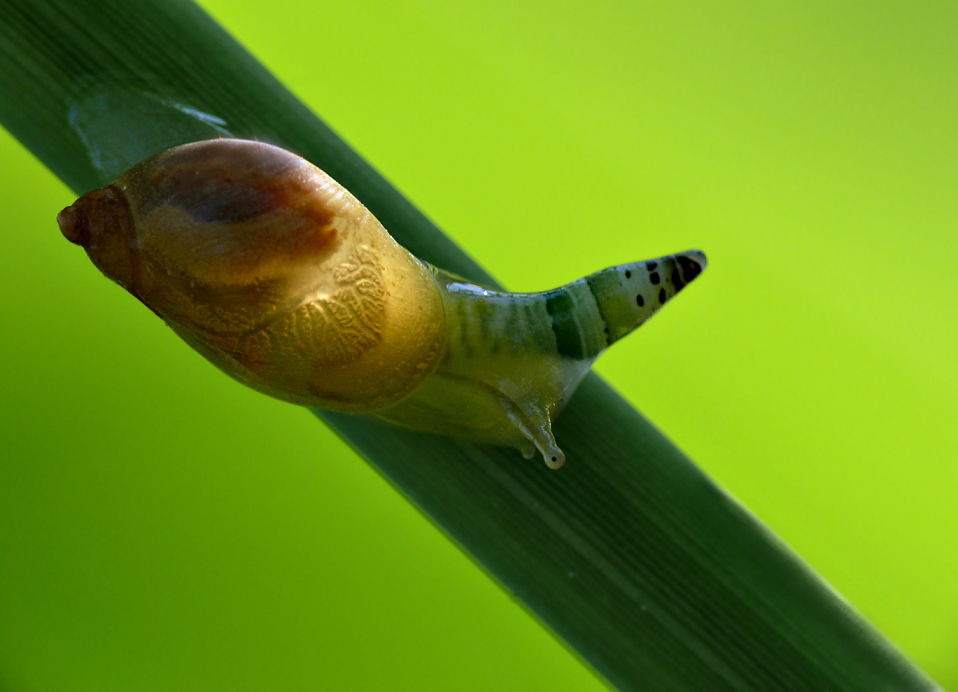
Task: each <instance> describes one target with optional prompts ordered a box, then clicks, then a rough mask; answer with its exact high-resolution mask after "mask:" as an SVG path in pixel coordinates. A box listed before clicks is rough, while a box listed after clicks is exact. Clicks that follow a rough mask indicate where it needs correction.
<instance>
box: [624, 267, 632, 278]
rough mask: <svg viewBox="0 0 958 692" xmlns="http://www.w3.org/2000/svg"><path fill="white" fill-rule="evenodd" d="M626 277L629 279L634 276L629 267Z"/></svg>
mask: <svg viewBox="0 0 958 692" xmlns="http://www.w3.org/2000/svg"><path fill="white" fill-rule="evenodd" d="M625 278H627V279H631V278H632V272H630V271H629V270H628V269H626V270H625Z"/></svg>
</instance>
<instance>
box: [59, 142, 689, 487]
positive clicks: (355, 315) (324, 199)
mask: <svg viewBox="0 0 958 692" xmlns="http://www.w3.org/2000/svg"><path fill="white" fill-rule="evenodd" d="M57 221H58V223H59V225H60V229H61V231H62V232H63V234H64V236H66V238H67V239H68V240H70V241H71V242H73V243H76V244H78V245H81V246H82V247H83V248H84V249H86V251H87V254H88V255H89V256H90V259H91V260H92V261H93V263H94V264H95V265H96V266H97V267H98V268H99V269H100V270H101V271H103V273H104V274H106V275H107V276H108V277H110V278H111V279H113V280H114V281H116V282H117V283H119V284H120V285H121V286H123V287H124V288H126V289H127V290H128V291H129V292H130V293H132V294H133V295H134V296H135V297H136V298H138V299H139V300H140V301H141V302H143V303H144V304H145V305H146V306H147V307H148V308H150V310H152V311H153V312H154V313H156V314H157V315H159V316H160V317H161V318H162V319H163V320H164V321H165V322H166V323H167V324H168V325H170V327H172V328H173V329H174V330H175V331H176V333H177V334H179V335H180V336H181V337H182V338H183V339H184V340H185V341H186V342H187V343H189V344H190V346H192V347H193V348H194V349H196V350H197V351H198V352H200V353H201V354H202V355H203V356H205V357H206V358H207V359H208V360H210V361H211V362H212V363H213V364H215V365H216V366H217V367H219V368H220V369H221V370H223V371H224V372H225V373H227V374H228V375H230V376H231V377H234V378H235V379H237V380H239V381H240V382H242V383H244V384H246V385H248V386H250V387H252V388H254V389H257V390H259V391H261V392H263V393H265V394H269V395H271V396H274V397H277V398H279V399H283V400H285V401H290V402H293V403H296V404H301V405H304V406H310V407H313V408H320V409H327V410H336V411H348V412H352V413H364V414H368V415H374V416H376V417H378V418H381V419H383V420H387V421H390V422H392V423H395V424H398V425H402V426H405V427H408V428H411V429H414V430H420V431H426V432H433V433H439V434H447V435H454V436H458V437H463V438H466V439H471V440H476V441H480V442H488V443H492V444H499V445H506V446H512V447H516V448H518V449H520V450H521V451H522V452H523V453H524V454H525V455H526V456H531V455H532V454H533V453H534V452H535V450H536V449H538V450H539V452H540V453H541V454H542V455H543V457H544V459H545V461H546V463H547V464H548V465H549V466H551V467H553V468H558V467H559V466H561V465H562V463H563V462H564V460H565V456H564V455H563V453H562V451H561V450H560V449H559V447H558V445H557V444H556V442H555V439H554V438H553V435H552V420H554V418H555V416H556V415H558V413H559V412H560V411H561V409H562V407H563V406H564V404H565V402H566V401H568V399H569V397H570V396H571V394H572V392H573V391H574V389H575V387H576V386H577V385H578V383H579V381H580V380H581V379H582V377H583V376H584V375H585V374H586V372H588V370H589V368H590V367H591V364H592V362H593V361H594V360H595V358H596V357H598V355H599V354H600V353H601V352H602V351H603V350H604V349H605V348H606V347H607V346H608V345H609V344H611V343H612V342H614V341H615V340H617V339H619V338H621V337H622V336H624V335H625V334H627V333H628V332H630V331H632V330H633V329H635V328H636V327H637V326H638V325H640V324H641V323H642V322H644V321H645V320H646V319H648V318H649V317H650V316H651V315H652V314H654V313H655V312H656V311H657V310H658V309H659V308H660V307H661V306H662V305H663V304H665V302H666V301H668V300H669V299H670V298H671V297H672V296H674V295H675V294H676V293H677V292H678V291H679V290H681V289H682V288H683V287H684V286H685V285H687V284H688V282H690V281H691V280H692V279H694V278H695V277H696V276H697V275H698V274H699V273H700V272H701V271H702V269H704V267H705V256H704V255H703V254H702V253H701V252H699V251H697V250H692V251H689V252H685V253H680V254H678V255H672V256H669V257H664V258H660V259H657V260H651V261H647V262H635V263H631V264H626V265H621V266H618V267H610V268H608V269H604V270H602V271H600V272H596V273H595V274H592V275H590V276H588V277H585V278H583V279H579V280H578V281H574V282H572V283H571V284H568V285H567V286H563V287H561V288H558V289H554V290H552V291H545V292H542V293H527V294H513V293H506V292H500V291H493V290H489V289H487V288H483V287H479V286H475V285H472V284H469V283H467V282H465V281H463V280H462V279H460V278H459V277H455V276H453V275H450V274H448V273H446V272H443V271H441V270H439V269H436V268H435V267H432V266H430V265H428V264H426V263H424V262H422V261H420V260H418V259H417V258H416V257H414V256H413V255H411V254H410V253H409V252H408V251H406V250H405V249H404V248H402V247H401V246H400V245H399V244H398V243H396V241H395V240H393V238H392V237H391V236H390V235H389V233H388V232H387V231H386V229H384V228H383V226H382V225H381V224H380V223H379V221H377V220H376V218H375V217H374V216H373V215H372V214H371V213H370V212H369V211H368V210H367V209H366V208H365V207H364V206H363V205H362V204H361V203H360V202H359V201H358V200H357V199H356V198H355V197H353V196H352V195H351V194H350V193H349V192H348V191H347V190H345V189H344V188H343V187H342V186H340V185H339V184H338V183H337V182H336V181H334V180H333V179H332V178H330V177H329V176H328V175H326V174H325V173H324V172H323V171H321V170H319V169H318V168H316V167H315V166H313V165H312V164H310V163H308V162H307V161H305V160H304V159H302V158H300V157H298V156H296V155H295V154H292V153H290V152H288V151H285V150H283V149H280V148H278V147H275V146H272V145H269V144H264V143H260V142H252V141H245V140H234V139H217V140H210V141H206V142H198V143H194V144H187V145H185V146H181V147H176V148H174V149H171V150H169V151H166V152H164V153H162V154H159V155H158V156H155V157H153V158H151V159H148V160H147V161H144V162H142V163H140V164H138V165H136V166H134V167H133V168H131V169H130V170H128V171H127V172H125V173H123V174H122V175H120V176H119V177H118V178H117V179H116V180H114V181H113V182H112V183H111V184H109V185H107V186H106V187H104V188H100V189H98V190H93V191H92V192H89V193H87V194H85V195H83V196H82V197H80V199H78V200H77V201H76V202H75V203H74V204H73V205H72V206H70V207H67V208H66V209H64V210H63V211H62V212H60V215H59V216H58V218H57Z"/></svg>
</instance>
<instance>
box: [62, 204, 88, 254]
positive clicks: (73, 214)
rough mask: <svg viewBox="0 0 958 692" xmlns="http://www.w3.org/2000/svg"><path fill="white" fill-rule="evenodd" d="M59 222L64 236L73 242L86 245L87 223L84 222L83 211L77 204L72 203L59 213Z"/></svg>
mask: <svg viewBox="0 0 958 692" xmlns="http://www.w3.org/2000/svg"><path fill="white" fill-rule="evenodd" d="M57 224H59V226H60V232H61V233H63V237H65V238H66V239H67V240H69V241H70V242H71V243H73V244H74V245H81V246H85V245H86V242H87V237H86V236H87V234H86V224H84V223H83V213H82V212H81V211H80V210H79V209H77V208H76V205H70V206H69V207H67V208H66V209H64V210H63V211H61V212H60V213H59V214H57Z"/></svg>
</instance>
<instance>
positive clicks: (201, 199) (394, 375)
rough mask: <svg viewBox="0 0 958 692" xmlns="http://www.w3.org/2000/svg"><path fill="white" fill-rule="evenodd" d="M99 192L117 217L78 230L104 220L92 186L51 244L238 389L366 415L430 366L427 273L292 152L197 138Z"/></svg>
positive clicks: (434, 313)
mask: <svg viewBox="0 0 958 692" xmlns="http://www.w3.org/2000/svg"><path fill="white" fill-rule="evenodd" d="M104 190H108V191H112V195H113V196H116V195H119V196H120V197H122V201H123V202H124V204H121V205H115V206H120V207H122V208H123V209H124V211H123V213H124V214H125V215H126V217H125V218H124V219H123V220H122V222H117V221H115V220H112V221H111V223H102V222H101V223H98V224H94V225H91V224H87V223H85V220H86V219H89V218H91V217H94V216H96V215H97V214H99V215H100V216H103V214H102V212H101V210H100V208H101V206H102V204H101V203H100V202H99V201H98V200H99V199H100V198H102V197H103V190H100V191H94V192H91V193H88V195H85V196H84V197H82V198H81V199H80V200H78V201H77V203H76V204H74V205H73V207H70V208H68V209H67V210H64V212H62V214H61V215H62V217H63V221H62V222H61V228H62V229H63V231H64V234H65V235H67V237H68V238H69V239H71V240H73V239H74V238H76V239H77V240H75V241H74V242H78V244H81V245H83V246H84V247H85V248H86V249H87V252H88V253H89V254H90V256H91V259H93V261H94V263H96V264H97V266H98V267H100V269H101V270H103V271H104V272H105V273H106V274H107V275H108V276H110V277H111V278H114V279H115V280H117V281H118V282H119V283H121V284H122V285H124V286H125V287H126V288H128V289H129V290H130V291H131V292H132V293H133V294H134V295H136V296H137V297H138V298H139V299H140V300H141V301H143V302H144V303H145V304H146V305H147V306H148V307H150V308H151V309H152V310H153V311H154V312H156V313H157V314H158V315H160V316H161V317H163V319H164V320H166V322H167V323H168V324H169V325H170V326H171V327H172V328H173V329H174V330H175V331H176V332H177V333H178V334H180V336H182V337H183V338H184V339H185V340H186V341H187V342H188V343H190V345H192V346H193V347H194V348H195V349H196V350H198V351H199V352H200V353H202V354H203V355H204V356H206V357H207V358H208V359H210V360H211V361H212V362H213V363H214V364H216V365H217V366H218V367H219V368H220V369H222V370H224V371H225V372H226V373H227V374H229V375H231V376H233V377H234V378H236V379H238V380H240V381H241V382H243V383H244V384H247V385H250V386H252V387H254V388H256V389H259V390H260V391H263V392H265V393H267V394H271V395H272V396H276V397H278V398H281V399H285V400H287V401H292V402H294V403H298V404H303V405H306V406H314V407H318V408H324V409H333V410H344V411H368V410H375V409H378V408H382V407H384V406H388V405H390V404H393V403H395V402H397V401H399V400H401V399H403V398H404V397H405V396H407V395H408V394H409V393H410V392H411V391H413V390H414V389H415V388H416V387H417V386H418V385H419V383H420V382H421V381H422V379H424V378H425V377H427V376H428V375H429V374H430V373H431V372H432V371H433V370H434V369H435V367H436V364H437V363H438V361H439V359H440V358H441V356H442V353H443V334H444V330H445V328H444V324H445V323H444V312H443V306H442V299H441V296H440V294H439V289H438V287H437V286H436V284H435V281H434V280H433V278H432V276H431V275H430V274H429V272H428V271H427V270H426V268H425V267H424V266H423V265H422V264H421V263H420V262H419V261H418V260H416V259H415V258H414V257H413V256H412V255H410V254H409V253H408V252H407V251H406V250H404V249H403V248H402V247H400V246H399V245H398V244H397V243H396V242H395V241H394V240H393V239H392V238H391V237H390V236H389V234H388V233H387V232H386V231H385V229H384V228H383V227H382V225H381V224H380V223H379V222H378V221H377V220H376V219H375V217H374V216H373V215H372V214H370V213H369V211H368V210H366V208H365V207H363V206H362V204H361V203H360V202H359V201H358V200H356V199H355V198H354V197H353V196H352V195H351V194H350V193H349V192H348V191H346V190H345V189H344V188H343V187H342V186H340V185H339V184H338V183H336V182H335V181H334V180H333V179H332V178H330V177H329V176H328V175H326V174H325V173H324V172H322V171H320V170H319V169H318V168H316V167H314V166H312V165H311V164H309V163H308V162H306V161H305V160H303V159H301V158H299V157H298V156H295V155H294V154H291V153H289V152H287V151H284V150H282V149H279V148H277V147H273V146H271V145H267V144H262V143H257V142H247V141H239V140H211V141H208V142H200V143H196V144H190V145H186V146H183V147H178V148H176V149H172V150H170V151H168V152H165V153H163V154H160V155H159V156H157V157H154V158H153V159H150V160H148V161H146V162H144V163H142V164H139V165H138V166H136V167H134V168H133V169H131V170H130V171H127V172H126V173H124V174H123V175H121V176H120V177H119V178H117V180H115V181H114V183H113V184H112V185H111V186H109V187H108V188H104ZM107 216H109V215H107ZM78 219H79V220H78ZM117 226H120V227H122V228H124V229H125V230H124V233H119V234H118V233H115V232H114V233H112V234H111V235H110V238H111V239H112V240H111V242H110V243H104V242H98V239H99V238H100V237H101V236H103V233H102V232H101V228H107V227H111V228H114V227H117ZM121 236H122V237H121ZM118 239H119V240H118ZM108 246H109V247H108ZM117 247H122V248H123V251H122V252H121V251H118V250H117V249H116V248H117ZM110 248H112V249H110ZM104 257H108V261H104ZM114 257H119V258H120V259H118V260H117V259H113V258H114Z"/></svg>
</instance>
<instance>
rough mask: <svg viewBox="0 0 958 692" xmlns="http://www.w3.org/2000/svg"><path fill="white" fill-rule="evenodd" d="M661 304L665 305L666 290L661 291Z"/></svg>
mask: <svg viewBox="0 0 958 692" xmlns="http://www.w3.org/2000/svg"><path fill="white" fill-rule="evenodd" d="M659 303H661V304H662V305H665V289H664V288H660V289H659Z"/></svg>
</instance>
